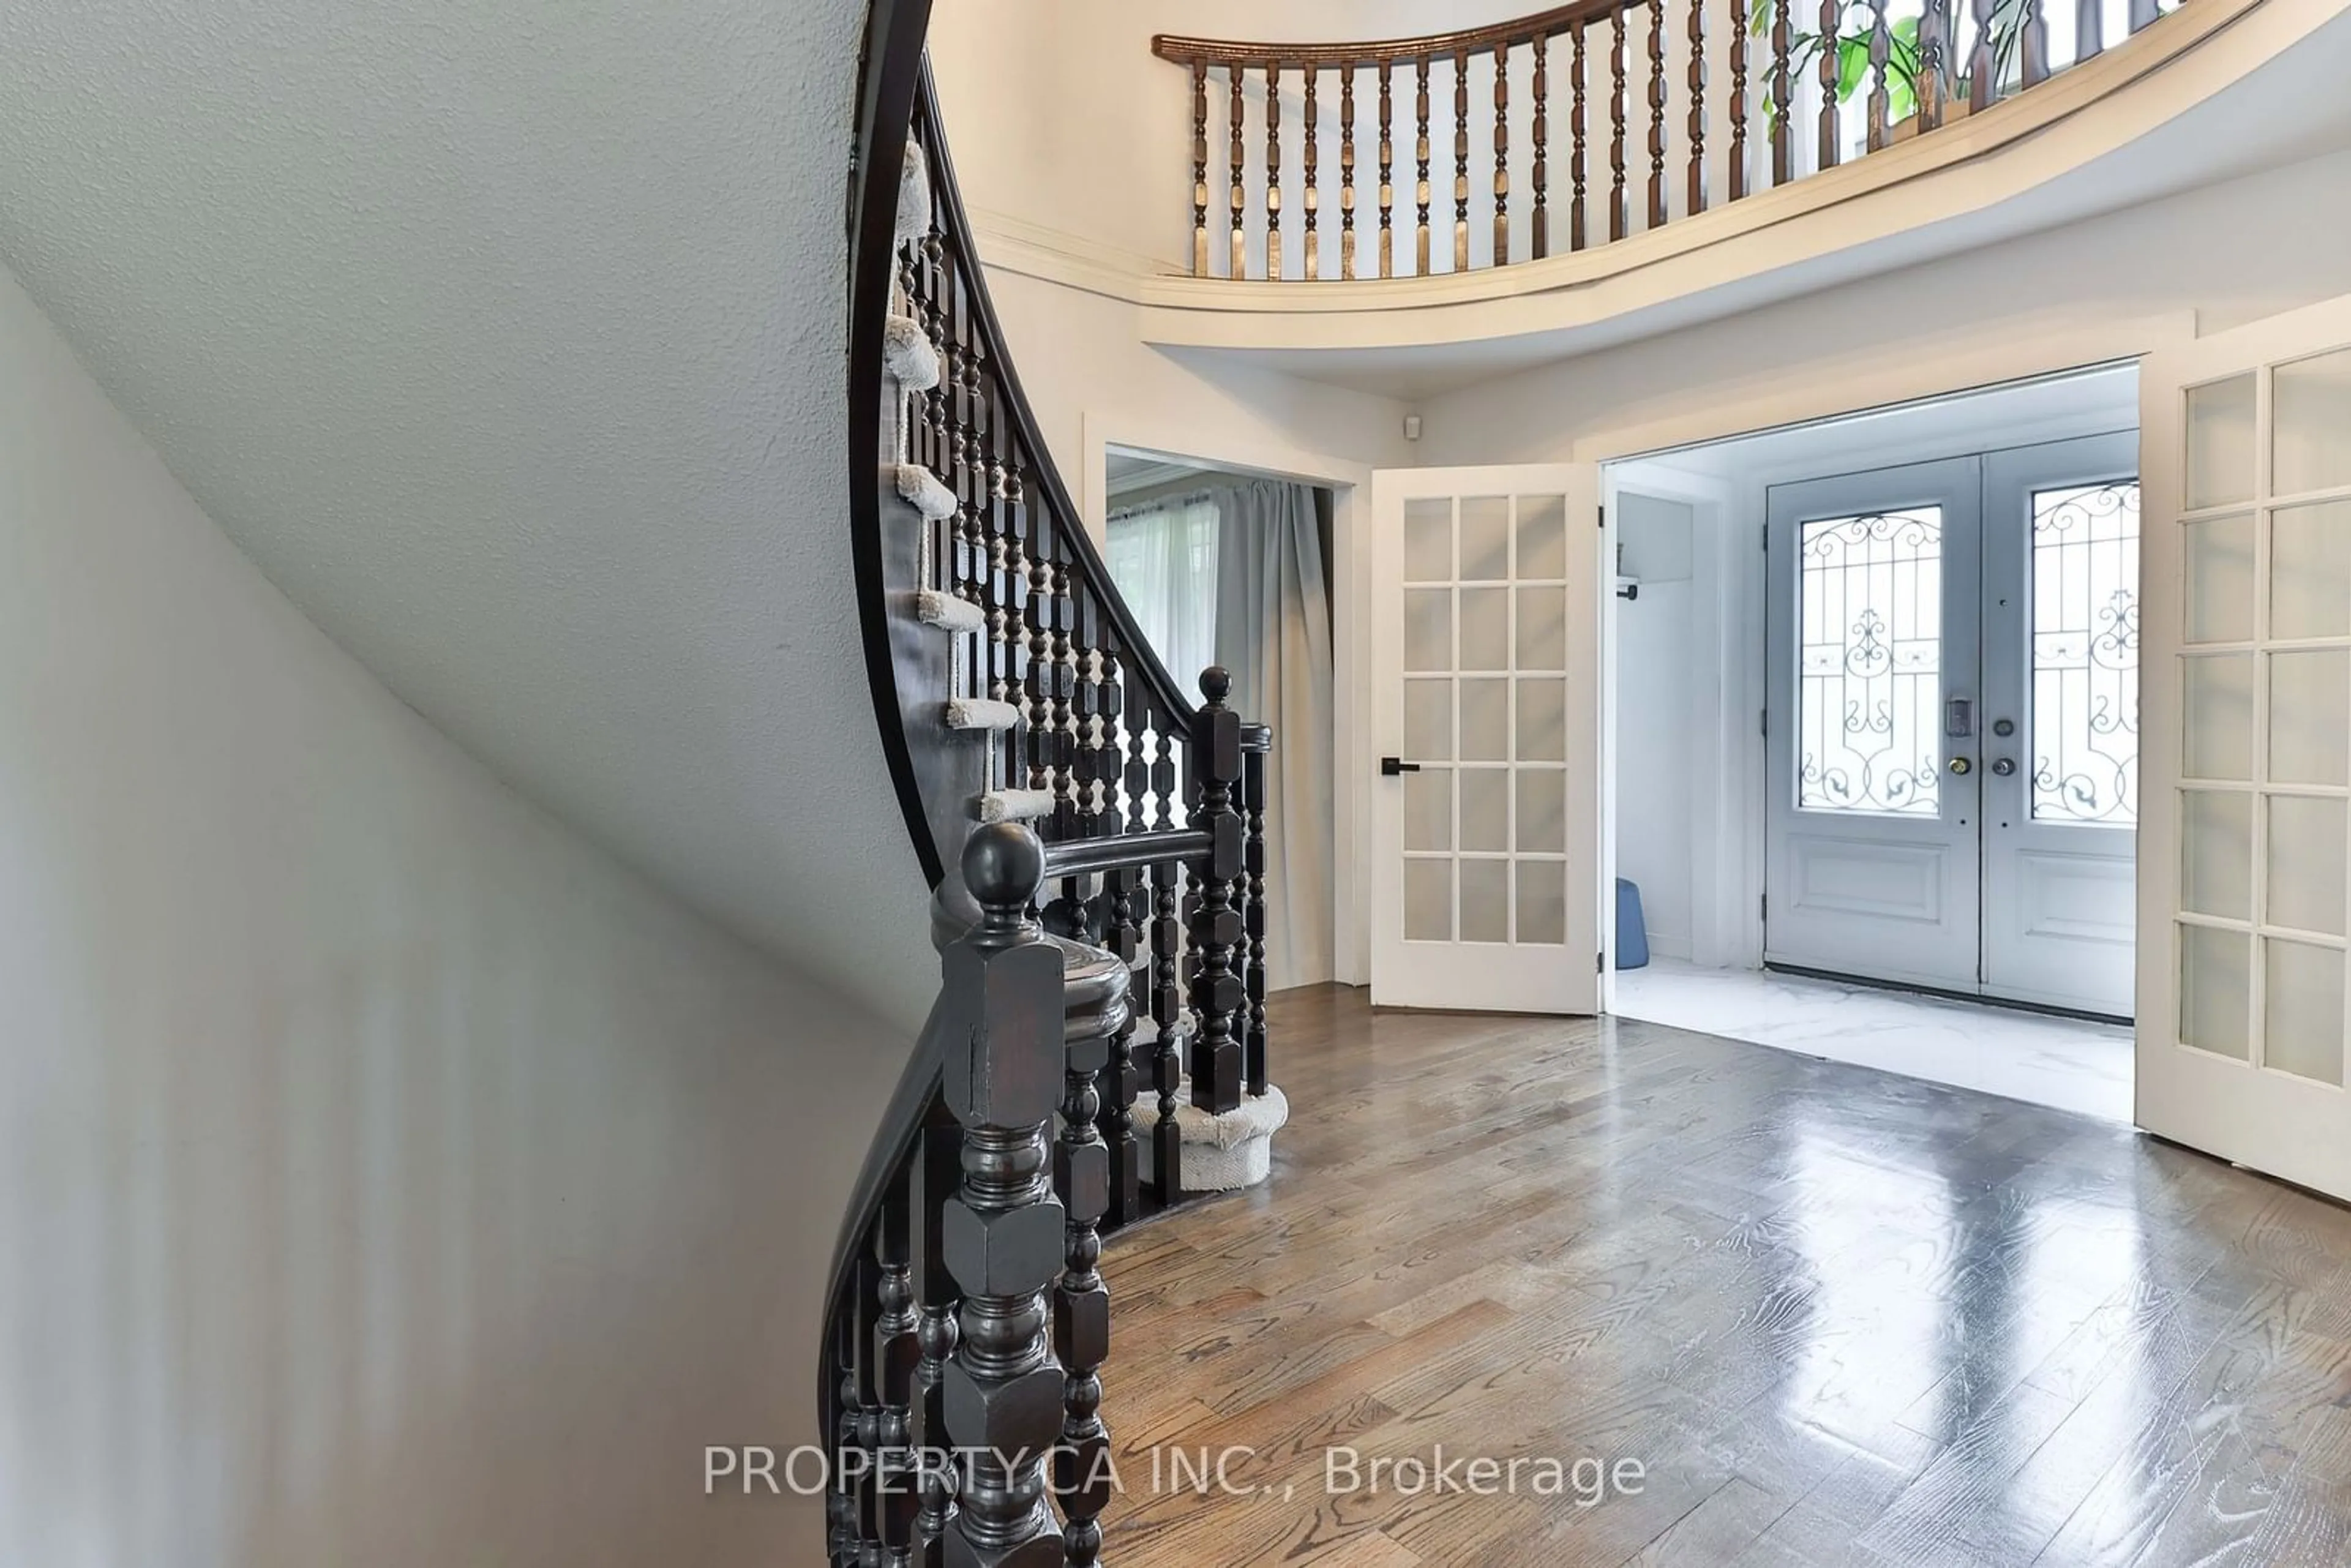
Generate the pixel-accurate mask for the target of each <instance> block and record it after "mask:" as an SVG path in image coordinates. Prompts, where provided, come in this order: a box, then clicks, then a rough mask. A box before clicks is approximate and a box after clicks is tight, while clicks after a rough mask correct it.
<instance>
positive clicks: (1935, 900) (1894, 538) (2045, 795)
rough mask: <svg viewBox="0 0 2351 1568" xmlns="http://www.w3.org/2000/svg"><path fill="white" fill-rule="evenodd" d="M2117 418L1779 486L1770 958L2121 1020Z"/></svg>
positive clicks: (2134, 517)
mask: <svg viewBox="0 0 2351 1568" xmlns="http://www.w3.org/2000/svg"><path fill="white" fill-rule="evenodd" d="M2137 467H2138V442H2137V436H2136V434H2133V433H2130V432H2123V433H2118V434H2111V435H2097V436H2089V437H2085V438H2082V439H2077V440H2069V441H2059V442H2050V443H2045V444H2039V445H2034V446H2027V447H2018V448H2012V449H2009V450H2004V451H1999V452H1991V453H1985V454H1982V455H1977V456H1969V457H1957V458H1949V459H1946V460H1943V461H1939V462H1933V463H1919V464H1912V465H1905V466H1900V467H1893V468H1883V469H1876V470H1873V471H1870V472H1866V473H1859V474H1846V475H1840V476H1834V477H1831V478H1825V479H1817V480H1810V481H1806V482H1803V483H1801V484H1794V485H1780V486H1773V487H1772V488H1771V492H1770V497H1769V501H1768V504H1767V512H1766V515H1767V519H1768V520H1767V535H1766V540H1767V549H1768V550H1769V552H1770V559H1769V561H1768V564H1767V572H1766V580H1767V582H1768V584H1769V592H1770V595H1771V601H1770V612H1769V613H1768V615H1767V617H1766V626H1767V633H1768V635H1767V657H1768V659H1769V662H1770V663H1769V667H1770V669H1771V672H1772V685H1771V697H1770V700H1769V706H1770V718H1769V720H1768V726H1767V735H1768V740H1767V742H1766V748H1765V749H1766V754H1767V757H1768V759H1769V766H1770V768H1771V775H1770V776H1771V798H1770V800H1769V802H1768V805H1767V809H1766V825H1767V851H1766V873H1765V874H1766V895H1767V900H1768V902H1767V904H1766V906H1765V914H1764V933H1765V941H1764V956H1765V958H1766V959H1767V960H1768V961H1770V962H1771V963H1775V964H1782V965H1787V966H1790V967H1800V968H1807V969H1818V970H1824V971H1828V972H1832V973H1835V974H1840V975H1852V976H1855V977H1863V978H1868V979H1878V980H1888V981H1894V982H1896V983H1901V984H1908V985H1919V986H1926V987H1929V988H1936V989H1940V990H1949V991H1958V992H1964V993H1968V994H1971V995H1977V996H1984V997H1991V998H2000V999H2002V1000H2009V1001H2021V1002H2032V1003H2037V1004H2042V1005H2046V1006H2054V1007H2062V1008H2068V1009H2077V1010H2082V1011H2087V1012H2094V1013H2101V1014H2108V1015H2117V1016H2126V1015H2127V1014H2128V1013H2129V1012H2130V1011H2131V1007H2132V988H2133V946H2134V937H2135V935H2136V932H2135V921H2136V914H2135V894H2134V875H2133V869H2134V856H2135V848H2136V845H2135V828H2136V825H2137V810H2138V740H2139V721H2138V691H2137V685H2138V654H2139V649H2138V641H2139V629H2138V622H2139V610H2138V591H2139V580H2140V574H2139V487H2138V482H2137Z"/></svg>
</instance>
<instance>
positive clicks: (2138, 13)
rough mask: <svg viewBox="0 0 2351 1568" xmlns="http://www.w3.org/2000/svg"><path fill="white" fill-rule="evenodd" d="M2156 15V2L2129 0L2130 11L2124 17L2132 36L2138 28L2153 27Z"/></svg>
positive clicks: (2152, 0) (2154, 0) (2150, 0)
mask: <svg viewBox="0 0 2351 1568" xmlns="http://www.w3.org/2000/svg"><path fill="white" fill-rule="evenodd" d="M2156 14H2157V13H2156V0H2130V9H2129V10H2128V11H2127V12H2126V14H2125V15H2126V18H2127V20H2128V22H2129V25H2130V30H2131V33H2132V34H2133V36H2136V35H2137V33H2138V31H2139V29H2140V28H2142V27H2147V26H2153V25H2154V22H2155V18H2156Z"/></svg>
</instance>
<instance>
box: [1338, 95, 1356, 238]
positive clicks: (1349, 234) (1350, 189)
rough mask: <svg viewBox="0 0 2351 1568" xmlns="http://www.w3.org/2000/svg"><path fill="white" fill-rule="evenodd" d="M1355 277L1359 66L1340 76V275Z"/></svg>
mask: <svg viewBox="0 0 2351 1568" xmlns="http://www.w3.org/2000/svg"><path fill="white" fill-rule="evenodd" d="M1354 276H1355V68H1354V67H1353V66H1348V67H1346V68H1343V71H1342V72H1341V75H1340V78H1339V277H1340V279H1341V281H1345V280H1347V279H1350V278H1353V277H1354Z"/></svg>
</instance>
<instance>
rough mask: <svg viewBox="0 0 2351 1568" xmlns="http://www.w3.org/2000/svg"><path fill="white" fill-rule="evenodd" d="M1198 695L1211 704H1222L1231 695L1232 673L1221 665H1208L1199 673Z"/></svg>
mask: <svg viewBox="0 0 2351 1568" xmlns="http://www.w3.org/2000/svg"><path fill="white" fill-rule="evenodd" d="M1200 695H1202V696H1204V697H1206V698H1207V699H1208V700H1209V701H1210V702H1212V703H1220V702H1223V701H1224V700H1225V699H1226V698H1227V697H1228V696H1230V695H1233V673H1232V672H1231V671H1230V670H1228V669H1227V668H1225V667H1224V666H1223V665H1222V664H1210V665H1209V666H1208V667H1207V669H1205V670H1202V671H1201V672H1200Z"/></svg>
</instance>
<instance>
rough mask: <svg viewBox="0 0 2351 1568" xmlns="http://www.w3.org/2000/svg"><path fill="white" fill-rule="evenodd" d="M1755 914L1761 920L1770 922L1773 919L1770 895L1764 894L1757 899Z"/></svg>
mask: <svg viewBox="0 0 2351 1568" xmlns="http://www.w3.org/2000/svg"><path fill="white" fill-rule="evenodd" d="M1755 914H1756V915H1757V917H1758V918H1760V919H1763V920H1769V919H1771V894H1768V893H1767V894H1762V895H1761V897H1759V898H1757V899H1756V901H1755Z"/></svg>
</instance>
